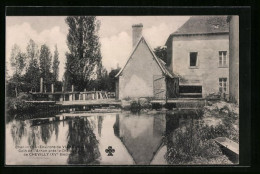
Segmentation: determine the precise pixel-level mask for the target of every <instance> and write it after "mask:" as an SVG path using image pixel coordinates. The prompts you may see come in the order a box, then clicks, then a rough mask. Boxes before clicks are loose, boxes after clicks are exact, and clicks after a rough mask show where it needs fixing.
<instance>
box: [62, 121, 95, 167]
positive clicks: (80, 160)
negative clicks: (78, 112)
mask: <svg viewBox="0 0 260 174" xmlns="http://www.w3.org/2000/svg"><path fill="white" fill-rule="evenodd" d="M68 124H69V131H68V132H69V133H68V137H67V138H68V145H67V149H68V150H69V151H70V154H69V157H68V163H69V164H89V163H93V162H96V160H97V159H98V158H99V157H100V151H99V148H98V143H99V142H98V140H97V138H96V136H95V134H94V133H93V127H92V126H91V123H90V121H89V120H88V119H85V118H84V119H80V118H76V119H73V120H70V121H69V123H68Z"/></svg>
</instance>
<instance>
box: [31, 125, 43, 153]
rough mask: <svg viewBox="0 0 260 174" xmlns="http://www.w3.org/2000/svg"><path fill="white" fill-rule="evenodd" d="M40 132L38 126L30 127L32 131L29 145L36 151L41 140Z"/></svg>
mask: <svg viewBox="0 0 260 174" xmlns="http://www.w3.org/2000/svg"><path fill="white" fill-rule="evenodd" d="M40 137H41V135H40V130H39V127H38V126H33V127H30V131H29V134H28V144H29V146H30V147H31V148H32V149H34V148H35V147H36V145H37V143H38V141H39V139H40Z"/></svg>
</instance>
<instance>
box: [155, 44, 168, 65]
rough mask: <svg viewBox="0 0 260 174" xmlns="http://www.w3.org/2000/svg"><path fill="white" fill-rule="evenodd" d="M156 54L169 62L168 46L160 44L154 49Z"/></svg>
mask: <svg viewBox="0 0 260 174" xmlns="http://www.w3.org/2000/svg"><path fill="white" fill-rule="evenodd" d="M154 54H155V55H156V56H157V57H158V58H160V59H162V60H163V61H164V62H165V63H167V48H166V47H164V46H158V47H156V48H155V49H154Z"/></svg>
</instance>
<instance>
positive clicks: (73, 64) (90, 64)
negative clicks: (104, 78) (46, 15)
mask: <svg viewBox="0 0 260 174" xmlns="http://www.w3.org/2000/svg"><path fill="white" fill-rule="evenodd" d="M65 21H66V23H67V24H68V26H69V33H68V35H67V45H68V48H69V52H68V53H66V58H67V63H66V72H65V78H66V84H67V86H71V85H72V84H74V85H75V86H77V87H78V90H83V89H84V88H87V86H88V85H89V83H90V82H91V80H93V78H95V77H97V76H98V74H99V73H98V71H99V70H100V63H101V53H100V43H99V37H98V30H99V26H100V23H99V21H97V20H96V17H95V16H69V17H67V18H66V20H65ZM95 74H96V76H95Z"/></svg>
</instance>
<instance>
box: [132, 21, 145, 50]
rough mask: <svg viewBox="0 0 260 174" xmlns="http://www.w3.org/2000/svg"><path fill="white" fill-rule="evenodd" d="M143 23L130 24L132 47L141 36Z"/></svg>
mask: <svg viewBox="0 0 260 174" xmlns="http://www.w3.org/2000/svg"><path fill="white" fill-rule="evenodd" d="M142 30H143V24H142V23H140V24H134V25H132V37H133V47H134V46H135V45H136V44H137V42H138V41H139V39H140V37H142Z"/></svg>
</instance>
